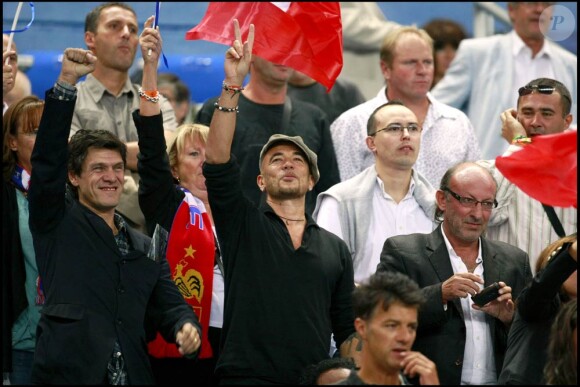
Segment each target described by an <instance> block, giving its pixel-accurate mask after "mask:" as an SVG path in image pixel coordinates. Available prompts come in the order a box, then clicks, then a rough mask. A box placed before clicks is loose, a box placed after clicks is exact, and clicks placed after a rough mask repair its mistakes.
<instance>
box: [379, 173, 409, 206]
mask: <svg viewBox="0 0 580 387" xmlns="http://www.w3.org/2000/svg"><path fill="white" fill-rule="evenodd" d="M412 173H413V172H411V183H410V184H409V190H408V191H407V194H406V195H405V197H404V198H403V200H406V199H409V198H410V197H411V196H413V192H415V179H414V178H413V175H412ZM377 184H378V186H379V189H380V192H381V193H382V194H383V196H386V197H388V198H391V195H389V194H388V193H386V192H385V183H384V182H383V181H382V180H381V178H380V177H379V175H378V174H377Z"/></svg>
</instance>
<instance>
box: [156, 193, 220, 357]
mask: <svg viewBox="0 0 580 387" xmlns="http://www.w3.org/2000/svg"><path fill="white" fill-rule="evenodd" d="M180 188H181V189H182V190H183V191H184V193H185V197H184V198H183V202H182V203H181V204H180V206H179V208H178V209H177V212H176V214H175V217H174V218H173V224H172V225H171V230H170V232H169V241H168V243H167V253H166V256H167V262H168V263H169V267H170V270H171V276H172V278H173V281H175V284H176V285H177V288H178V289H179V291H180V293H181V295H182V296H183V298H184V299H185V301H187V303H188V304H189V305H191V307H192V308H193V311H194V312H195V314H196V315H197V318H198V319H199V321H200V323H201V326H202V335H201V353H200V354H199V358H200V359H205V358H210V357H212V356H213V352H212V349H211V345H210V343H209V340H208V329H209V317H210V312H211V299H212V287H213V267H214V260H215V240H214V234H213V230H212V224H211V221H210V219H209V215H208V214H207V212H206V210H205V206H204V204H203V202H202V201H201V200H199V199H198V198H196V197H194V196H193V195H192V194H191V193H190V192H189V191H187V190H186V189H185V188H182V187H180ZM148 347H149V353H150V354H151V356H154V357H157V358H163V357H182V355H181V354H180V353H179V351H178V350H177V346H176V345H175V344H170V343H167V342H166V341H165V340H164V339H163V337H161V335H160V334H159V333H157V337H156V338H155V340H153V341H151V342H150V343H149V344H148Z"/></svg>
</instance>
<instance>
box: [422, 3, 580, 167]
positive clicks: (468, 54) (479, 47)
mask: <svg viewBox="0 0 580 387" xmlns="http://www.w3.org/2000/svg"><path fill="white" fill-rule="evenodd" d="M553 4H554V3H548V2H509V3H508V12H509V16H510V19H511V20H512V24H513V30H512V31H511V32H509V33H507V34H503V35H493V36H488V37H484V38H475V39H464V40H463V41H461V43H460V45H459V48H458V50H457V53H456V55H455V59H453V62H451V65H450V66H449V69H448V70H447V72H446V73H445V76H444V77H443V79H442V80H441V81H439V82H438V83H437V85H436V86H435V87H434V88H433V90H432V93H433V95H434V96H435V97H436V98H437V99H438V100H440V101H441V102H443V103H446V104H449V105H451V106H454V107H456V108H462V107H463V106H465V112H466V114H467V116H468V117H469V119H470V120H471V122H472V123H473V126H474V127H475V132H476V134H477V138H478V141H479V144H480V146H481V151H482V156H483V158H484V159H486V160H488V159H494V158H496V157H497V156H499V155H501V154H502V153H503V152H504V151H505V150H506V149H507V145H508V144H507V143H506V142H505V141H504V140H503V139H502V138H501V135H500V134H499V129H500V128H501V121H500V119H499V117H500V114H501V113H502V112H503V111H505V110H506V109H509V108H511V107H512V106H513V104H514V102H515V101H516V100H517V98H518V95H517V93H516V91H517V90H518V88H519V87H520V86H521V85H525V84H526V83H528V82H529V81H531V80H532V79H535V78H540V77H547V78H553V79H558V80H559V81H560V82H562V83H563V84H565V85H567V86H568V87H569V88H570V91H571V94H572V101H573V104H572V110H571V112H572V115H573V117H574V122H573V125H576V98H577V86H576V85H577V84H578V79H577V77H578V68H577V63H578V62H577V57H576V55H574V54H572V53H571V52H569V51H567V50H565V49H563V48H562V47H560V46H558V45H557V44H555V43H553V42H551V41H550V40H548V39H546V38H545V36H544V34H543V33H542V30H541V28H540V24H541V23H549V22H550V20H549V19H550V15H551V11H552V9H551V8H549V6H550V5H553Z"/></svg>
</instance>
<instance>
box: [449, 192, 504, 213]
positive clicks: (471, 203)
mask: <svg viewBox="0 0 580 387" xmlns="http://www.w3.org/2000/svg"><path fill="white" fill-rule="evenodd" d="M443 191H447V192H449V193H450V194H451V196H453V197H454V198H455V199H457V201H458V202H459V203H461V205H462V206H463V207H467V208H475V207H477V203H481V208H482V209H484V210H487V211H489V210H492V209H494V208H496V207H497V200H495V199H494V200H493V202H490V201H487V200H484V201H481V202H480V201H477V200H475V199H472V198H466V197H463V196H459V195H457V194H456V193H455V192H453V191H451V190H450V189H449V188H443Z"/></svg>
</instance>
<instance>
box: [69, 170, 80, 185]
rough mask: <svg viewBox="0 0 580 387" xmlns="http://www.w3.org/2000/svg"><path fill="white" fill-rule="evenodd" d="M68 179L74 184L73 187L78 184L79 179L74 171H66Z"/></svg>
mask: <svg viewBox="0 0 580 387" xmlns="http://www.w3.org/2000/svg"><path fill="white" fill-rule="evenodd" d="M68 179H69V181H70V183H71V184H72V185H73V186H75V187H78V186H79V179H78V177H77V175H75V173H74V172H72V171H68Z"/></svg>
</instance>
